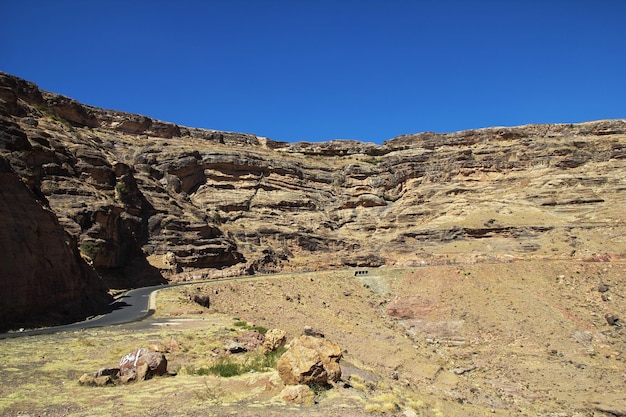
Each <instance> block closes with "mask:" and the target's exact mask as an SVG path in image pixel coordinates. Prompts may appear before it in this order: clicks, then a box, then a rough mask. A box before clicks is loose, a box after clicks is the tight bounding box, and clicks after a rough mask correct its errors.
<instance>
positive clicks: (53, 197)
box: [0, 74, 626, 288]
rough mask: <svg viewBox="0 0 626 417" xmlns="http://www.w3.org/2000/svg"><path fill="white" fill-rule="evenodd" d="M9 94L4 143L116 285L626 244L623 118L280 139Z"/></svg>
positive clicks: (582, 253)
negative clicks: (375, 140)
mask: <svg viewBox="0 0 626 417" xmlns="http://www.w3.org/2000/svg"><path fill="white" fill-rule="evenodd" d="M0 100H1V101H0V125H1V126H2V131H1V136H0V153H1V154H2V156H3V157H4V158H5V159H6V161H7V163H8V165H9V166H10V169H11V170H12V171H13V172H15V174H16V175H17V176H19V178H20V180H21V181H22V183H23V184H25V185H26V186H27V187H28V188H29V190H30V192H31V195H32V196H33V197H32V198H38V199H40V200H41V201H43V202H45V204H46V205H47V207H49V209H50V210H51V211H52V212H53V213H55V214H56V218H57V221H58V223H59V225H61V226H62V227H63V228H64V229H65V231H66V232H67V233H68V234H69V236H71V238H72V239H74V240H75V241H76V242H77V246H78V248H79V249H80V251H81V253H82V256H83V258H84V259H85V260H86V261H88V262H89V263H90V265H91V266H92V267H93V269H94V270H95V271H97V272H98V274H99V275H100V276H101V277H103V278H104V279H105V280H106V282H107V285H108V286H109V287H118V288H127V287H130V286H136V285H143V284H146V283H155V282H162V281H163V279H164V277H165V278H168V279H169V278H171V277H174V276H176V277H177V278H180V277H185V276H186V277H190V278H193V277H209V276H215V275H224V274H239V273H260V272H272V271H281V270H305V269H306V270H315V269H330V268H341V267H348V266H382V265H422V264H441V263H453V262H463V263H468V262H478V261H502V260H505V261H506V260H511V259H516V258H529V257H534V258H540V257H545V258H580V259H611V258H615V257H624V254H625V253H626V226H625V223H624V222H625V220H626V198H625V195H626V194H625V192H626V175H625V167H626V121H625V120H610V121H599V122H589V123H583V124H576V125H566V124H561V125H528V126H521V127H513V128H488V129H480V130H472V131H463V132H457V133H450V134H434V133H421V134H415V135H406V136H401V137H397V138H394V139H391V140H388V141H386V142H385V143H383V145H380V146H379V145H375V144H371V143H362V142H358V141H330V142H325V143H302V142H301V143H282V142H276V141H272V140H270V139H267V138H262V137H258V136H255V135H251V134H240V133H231V132H220V131H212V130H203V129H194V128H187V127H182V126H178V125H175V124H172V123H166V122H162V121H157V120H153V119H151V118H149V117H145V116H140V115H135V114H127V113H122V112H116V111H110V110H103V109H99V108H94V107H90V106H87V105H83V104H80V103H78V102H76V101H74V100H72V99H69V98H67V97H63V96H59V95H56V94H52V93H48V92H45V91H41V90H39V89H38V88H37V86H36V85H34V84H32V83H30V82H27V81H25V80H21V79H19V78H16V77H13V76H10V75H7V74H2V75H0ZM8 203H9V204H7V209H14V210H20V208H19V207H17V206H14V205H12V204H10V202H8ZM2 221H3V222H6V221H7V217H3V218H2ZM32 238H33V239H35V238H34V237H32ZM50 261H51V262H53V263H55V262H56V261H55V260H54V259H50ZM181 272H182V273H183V274H182V275H181V274H180V273H181ZM174 274H177V275H174ZM3 279H7V278H6V277H3ZM15 279H17V278H15Z"/></svg>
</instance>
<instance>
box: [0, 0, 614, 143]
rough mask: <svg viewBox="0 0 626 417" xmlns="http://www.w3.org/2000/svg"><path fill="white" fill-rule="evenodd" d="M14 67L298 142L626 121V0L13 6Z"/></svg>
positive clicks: (91, 91) (0, 56)
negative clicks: (594, 121) (532, 125)
mask: <svg viewBox="0 0 626 417" xmlns="http://www.w3.org/2000/svg"><path fill="white" fill-rule="evenodd" d="M0 16H2V24H1V25H0V39H2V41H1V42H0V70H2V71H5V72H8V73H10V74H13V75H17V76H19V77H22V78H26V79H28V80H30V81H33V82H35V83H37V84H38V85H39V86H40V87H41V88H43V89H45V90H49V91H53V92H57V93H60V94H63V95H67V96H70V97H72V98H75V99H77V100H79V101H81V102H84V103H86V104H90V105H94V106H98V107H104V108H109V109H116V110H123V111H128V112H133V113H140V114H144V115H147V116H151V117H154V118H157V119H161V120H165V121H170V122H174V123H178V124H180V125H185V126H192V127H204V128H209V129H219V130H228V131H237V132H245V133H254V134H257V135H259V136H267V137H270V138H272V139H276V140H284V141H297V140H309V141H321V140H330V139H359V140H363V141H370V142H377V143H380V142H382V141H383V140H386V139H390V138H392V137H395V136H397V135H400V134H405V133H417V132H422V131H435V132H451V131H457V130H464V129H472V128H480V127H489V126H512V125H520V124H526V123H558V122H564V123H570V122H582V121H590V120H597V119H609V118H624V117H626V1H625V0H586V1H583V0H578V1H577V0H567V1H566V0H493V1H490V0H475V1H469V0H458V1H455V0H440V1H435V0H432V1H429V0H423V1H420V0H413V1H411V0H376V1H374V0H333V1H330V0H300V1H299V0H256V1H253V0H220V1H211V0H209V1H185V0H180V1H160V0H152V1H133V0H126V1H119V0H106V1H104V0H99V1H90V0H81V1H68V0H55V1H50V0H45V1H34V0H19V1H18V0H5V1H1V2H0Z"/></svg>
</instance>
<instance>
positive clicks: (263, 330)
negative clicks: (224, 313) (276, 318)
mask: <svg viewBox="0 0 626 417" xmlns="http://www.w3.org/2000/svg"><path fill="white" fill-rule="evenodd" d="M235 326H236V327H241V328H242V329H244V330H256V331H257V332H259V333H261V334H265V333H267V330H268V329H267V328H266V327H263V326H250V325H249V324H248V323H246V322H245V321H243V320H240V319H237V318H236V319H235Z"/></svg>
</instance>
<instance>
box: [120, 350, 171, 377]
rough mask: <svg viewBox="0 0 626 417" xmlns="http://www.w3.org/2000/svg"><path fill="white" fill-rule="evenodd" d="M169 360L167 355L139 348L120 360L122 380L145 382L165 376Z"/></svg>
mask: <svg viewBox="0 0 626 417" xmlns="http://www.w3.org/2000/svg"><path fill="white" fill-rule="evenodd" d="M166 372H167V359H166V358H165V355H163V354H162V353H159V352H154V351H152V350H150V349H146V348H139V349H137V350H136V351H135V352H132V353H129V354H128V355H126V356H124V357H123V358H122V359H121V360H120V379H122V380H124V379H126V380H133V379H135V380H138V381H141V380H144V379H150V378H151V377H153V376H161V375H165V373H166Z"/></svg>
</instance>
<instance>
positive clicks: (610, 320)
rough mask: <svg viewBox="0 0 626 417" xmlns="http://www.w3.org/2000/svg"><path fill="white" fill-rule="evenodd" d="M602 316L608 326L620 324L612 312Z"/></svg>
mask: <svg viewBox="0 0 626 417" xmlns="http://www.w3.org/2000/svg"><path fill="white" fill-rule="evenodd" d="M604 318H605V319H606V322H607V323H608V324H609V326H620V325H621V323H620V320H619V317H617V316H616V315H614V314H606V315H605V316H604Z"/></svg>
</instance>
